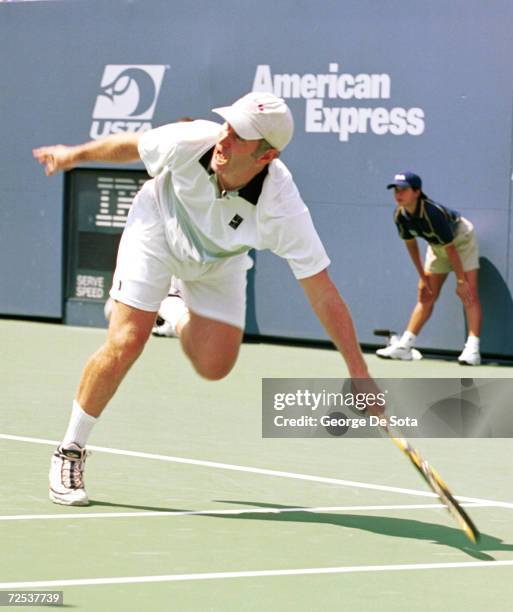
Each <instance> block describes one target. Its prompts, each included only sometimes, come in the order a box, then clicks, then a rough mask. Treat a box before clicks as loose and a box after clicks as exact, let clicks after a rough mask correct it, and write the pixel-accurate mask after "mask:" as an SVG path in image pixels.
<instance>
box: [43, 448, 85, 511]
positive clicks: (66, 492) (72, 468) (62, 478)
mask: <svg viewBox="0 0 513 612" xmlns="http://www.w3.org/2000/svg"><path fill="white" fill-rule="evenodd" d="M86 455H87V452H86V449H85V448H82V447H81V446H79V445H78V444H74V443H72V444H70V445H69V446H68V447H67V448H62V446H59V447H57V450H56V451H55V453H54V454H53V456H52V462H51V464H50V475H49V476H50V499H51V501H53V502H54V503H55V504H64V505H65V506H87V505H89V497H88V496H87V493H86V490H85V488H84V467H85V460H86Z"/></svg>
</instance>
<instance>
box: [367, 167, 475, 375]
mask: <svg viewBox="0 0 513 612" xmlns="http://www.w3.org/2000/svg"><path fill="white" fill-rule="evenodd" d="M387 189H393V190H394V195H395V201H396V203H397V208H396V211H395V214H394V221H395V224H396V226H397V229H398V231H399V235H400V237H401V238H402V239H403V240H404V241H405V244H406V248H407V250H408V253H409V255H410V257H411V260H412V262H413V265H414V266H415V268H416V269H417V272H418V274H419V284H418V301H417V304H416V306H415V308H414V309H413V312H412V314H411V316H410V320H409V322H408V326H407V328H406V330H405V332H404V333H403V335H402V336H401V337H400V338H399V339H398V340H397V341H396V342H393V343H392V344H390V345H389V346H387V347H385V348H381V349H378V350H377V351H376V354H377V355H378V356H379V357H382V358H385V359H403V360H406V361H411V360H412V359H413V358H414V354H413V346H414V344H415V340H416V339H417V336H418V334H419V332H420V331H421V329H422V328H423V327H424V324H425V323H426V322H427V320H428V319H429V317H430V316H431V313H432V312H433V307H434V305H435V302H436V300H437V298H438V296H439V295H440V290H441V288H442V285H443V284H444V282H445V279H446V278H447V275H448V274H449V272H451V271H453V272H454V274H455V275H456V293H457V295H458V297H459V298H460V299H461V301H462V302H463V307H464V309H465V315H466V319H467V327H468V338H467V341H466V343H465V346H464V348H463V351H462V353H461V355H460V356H459V357H458V361H459V363H461V364H465V365H479V364H480V363H481V355H480V352H479V333H480V326H481V304H480V302H479V293H478V269H479V248H478V243H477V238H476V232H475V230H474V227H473V225H472V223H471V222H470V221H469V220H468V219H465V217H463V216H462V215H460V213H458V212H457V211H455V210H451V209H449V208H447V207H445V206H442V205H441V204H437V203H436V202H433V200H431V199H430V198H428V197H427V195H426V194H425V193H424V192H423V191H422V180H421V178H420V176H418V175H417V174H414V173H413V172H401V173H399V174H396V175H395V177H394V180H393V182H392V183H390V185H388V186H387ZM417 237H418V238H424V239H425V240H427V242H428V248H427V252H426V258H425V262H424V265H422V262H421V259H420V254H419V247H418V244H417Z"/></svg>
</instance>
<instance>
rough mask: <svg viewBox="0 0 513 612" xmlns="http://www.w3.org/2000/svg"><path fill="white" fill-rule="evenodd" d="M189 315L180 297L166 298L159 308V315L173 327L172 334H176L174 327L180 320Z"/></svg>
mask: <svg viewBox="0 0 513 612" xmlns="http://www.w3.org/2000/svg"><path fill="white" fill-rule="evenodd" d="M188 313H189V309H188V308H187V306H186V305H185V302H184V301H183V300H182V298H181V297H178V296H174V295H173V296H171V297H167V298H166V299H165V300H164V301H163V302H162V304H161V305H160V308H159V315H160V316H161V317H162V318H163V319H164V321H167V322H168V323H169V324H171V325H172V327H173V332H174V333H175V334H176V326H177V325H178V323H179V322H180V321H181V319H182V318H183V317H184V316H185V315H186V314H188Z"/></svg>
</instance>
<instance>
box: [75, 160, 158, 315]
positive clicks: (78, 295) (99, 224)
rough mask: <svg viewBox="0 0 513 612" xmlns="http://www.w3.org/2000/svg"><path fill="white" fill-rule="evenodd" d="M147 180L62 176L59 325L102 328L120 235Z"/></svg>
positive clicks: (128, 175)
mask: <svg viewBox="0 0 513 612" xmlns="http://www.w3.org/2000/svg"><path fill="white" fill-rule="evenodd" d="M149 178H150V177H149V176H148V174H147V173H146V172H145V171H143V170H109V169H106V170H103V169H88V168H77V169H74V170H71V171H69V172H67V173H66V175H65V191H64V193H65V207H64V208H65V211H66V212H65V224H64V227H65V231H66V236H65V245H66V248H65V264H64V268H65V269H64V278H65V290H64V300H65V304H64V322H65V323H66V324H68V325H82V326H92V327H106V325H107V323H106V321H105V317H104V314H103V307H104V304H105V301H106V300H107V298H108V297H109V290H110V287H111V284H112V276H113V273H114V268H115V264H116V255H117V250H118V245H119V241H120V238H121V233H122V232H123V228H124V227H125V223H126V219H127V216H128V211H129V210H130V206H131V203H132V200H133V198H134V196H135V194H136V193H137V192H138V191H139V189H140V188H141V186H142V185H143V183H144V182H145V181H147V180H148V179H149Z"/></svg>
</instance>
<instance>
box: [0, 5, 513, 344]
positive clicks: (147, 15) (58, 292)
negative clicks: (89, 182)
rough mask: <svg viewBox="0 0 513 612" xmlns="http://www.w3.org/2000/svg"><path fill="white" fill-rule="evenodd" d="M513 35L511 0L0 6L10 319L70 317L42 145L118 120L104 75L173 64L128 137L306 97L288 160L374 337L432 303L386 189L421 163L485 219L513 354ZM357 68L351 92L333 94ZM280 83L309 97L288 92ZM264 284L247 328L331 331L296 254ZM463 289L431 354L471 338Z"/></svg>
mask: <svg viewBox="0 0 513 612" xmlns="http://www.w3.org/2000/svg"><path fill="white" fill-rule="evenodd" d="M512 26H513V5H512V4H511V2H509V1H507V0H496V1H494V2H493V3H483V2H481V1H480V0H452V1H451V2H450V3H447V2H445V1H442V0H433V1H431V2H429V3H426V2H425V1H424V0H389V1H388V2H383V3H380V2H376V1H375V0H354V1H353V0H351V1H345V2H340V1H335V0H333V1H331V0H320V1H319V2H315V3H314V2H307V1H303V0H280V1H279V2H277V3H276V2H272V1H271V0H264V2H260V3H254V2H250V1H243V2H240V1H235V0H219V1H218V2H216V3H210V2H207V1H206V0H199V1H198V2H195V3H188V2H183V3H177V2H169V1H167V0H131V1H129V0H111V1H110V2H103V1H102V0H98V1H94V0H92V1H91V0H90V1H88V2H38V3H20V4H15V3H8V4H0V52H1V53H2V57H4V58H7V57H8V58H9V61H8V62H6V61H4V62H2V64H1V65H0V75H1V83H2V93H1V95H0V109H1V117H2V137H3V143H2V144H3V146H2V147H1V148H0V168H1V170H0V179H1V190H0V278H1V279H2V280H1V284H0V314H6V315H26V316H42V317H61V316H62V308H63V305H62V302H63V296H62V267H63V261H62V259H63V244H62V234H63V226H62V225H63V203H64V202H63V200H64V197H63V179H62V177H61V176H59V177H54V178H51V179H47V178H46V177H44V175H43V173H42V171H41V168H40V167H39V166H38V165H37V164H36V163H35V162H34V161H33V160H32V158H31V149H32V148H33V147H34V146H38V145H42V144H53V143H56V142H62V143H70V144H71V143H76V142H82V141H84V140H86V139H88V138H89V137H90V134H91V133H92V132H93V133H95V131H96V133H99V132H100V131H101V130H103V129H104V128H105V125H106V123H105V121H107V120H106V119H99V118H98V115H99V114H101V113H100V112H99V110H98V107H97V106H96V103H97V98H98V95H99V94H100V92H101V86H102V84H103V85H105V84H106V81H104V80H102V79H104V77H105V79H106V80H108V78H109V75H110V77H112V75H114V74H116V71H117V74H119V73H120V72H121V71H122V69H121V68H117V67H118V66H126V67H130V66H141V65H142V66H158V67H160V68H158V69H157V68H152V69H151V70H153V73H152V74H153V83H156V84H157V85H160V89H159V90H158V92H157V90H155V91H153V92H152V91H151V84H150V85H148V87H147V88H146V89H145V93H146V95H148V96H149V97H150V98H151V97H152V96H153V102H155V106H154V107H152V106H151V105H150V106H151V108H145V109H142V110H143V111H147V112H143V113H142V115H144V116H143V117H135V118H133V117H132V118H127V117H126V116H124V115H127V113H128V110H127V109H128V106H126V107H124V110H123V109H121V107H120V106H119V105H118V107H117V110H113V111H112V114H113V115H116V113H117V116H113V117H112V118H111V119H110V121H111V122H112V121H118V122H121V123H118V124H117V125H118V128H123V127H126V126H127V121H137V122H138V124H144V123H151V124H152V125H154V126H156V125H159V124H162V123H166V122H168V121H171V120H174V119H177V118H179V117H181V116H185V115H187V116H195V117H209V118H214V116H213V115H211V114H210V109H211V108H213V107H215V106H219V105H224V104H227V103H230V102H231V101H232V100H234V99H235V98H237V97H239V96H240V95H242V94H243V93H245V92H246V91H248V90H250V89H252V88H253V87H254V86H262V85H263V84H264V85H265V84H266V83H267V84H269V82H270V80H269V77H271V80H272V84H273V86H275V87H276V88H277V90H276V92H277V93H281V94H282V95H285V96H287V97H288V96H289V95H290V96H293V95H296V94H297V95H298V96H299V97H290V99H289V103H290V106H291V108H292V111H293V113H294V116H295V118H296V125H297V130H296V136H295V139H294V141H293V143H292V145H291V146H290V147H289V148H288V149H287V151H286V153H285V154H284V156H283V157H284V160H285V162H286V163H287V164H288V165H289V167H290V168H291V169H292V170H293V172H294V174H295V178H296V181H297V183H298V185H299V187H300V189H301V191H302V193H303V196H304V198H305V200H306V202H307V204H308V205H309V207H310V209H311V211H312V215H313V217H314V220H315V222H316V225H317V227H318V230H319V233H320V234H321V236H322V238H323V239H324V241H325V243H326V245H327V247H328V250H329V253H330V255H331V258H332V261H333V264H332V275H333V277H334V279H335V281H336V282H337V284H338V286H339V288H340V289H341V292H342V294H343V295H344V297H345V298H346V300H347V301H348V303H349V305H350V307H351V309H352V312H353V314H354V317H355V321H356V325H357V328H358V332H359V336H360V338H361V340H362V341H364V342H374V341H375V338H374V336H373V335H372V330H373V328H374V327H393V328H395V329H398V330H402V329H403V328H404V325H405V322H406V320H407V317H408V315H409V312H410V309H411V307H412V306H413V304H414V302H415V295H416V290H415V285H416V276H415V271H414V269H413V266H412V265H411V263H410V262H409V260H408V256H407V254H406V251H405V248H404V246H403V245H402V244H401V242H400V240H399V239H398V238H397V235H396V231H395V228H394V225H393V223H392V211H393V208H394V204H393V201H392V199H391V197H390V193H389V192H387V191H386V189H385V185H386V183H387V182H388V181H389V179H390V177H391V176H392V175H393V174H394V173H395V172H396V171H397V170H399V169H404V168H409V169H413V170H415V171H417V172H418V173H420V174H421V175H422V177H423V179H424V183H425V191H426V192H427V193H428V194H429V195H430V196H431V197H433V198H434V199H436V200H439V201H441V202H442V203H445V204H447V205H449V206H451V207H454V208H457V209H458V210H460V211H462V212H463V213H464V214H465V216H467V217H469V218H470V219H471V220H472V221H473V222H474V224H475V225H476V227H477V229H478V233H479V237H480V242H481V254H482V256H483V257H484V258H486V261H485V262H484V263H485V265H484V267H483V275H482V284H483V288H485V289H486V291H485V294H484V295H483V301H484V303H485V305H486V306H487V310H486V313H485V325H484V330H483V350H484V351H487V352H492V353H500V354H513V328H512V326H513V317H511V316H510V315H511V311H512V308H511V290H512V288H513V278H512V270H511V265H510V259H511V257H510V245H511V241H512V230H511V174H512V168H511V165H512V163H511V150H512V125H511V124H512V121H511V119H512V99H513V95H512V86H513V70H512V58H513V37H512V36H511V31H512ZM15 50H16V51H15ZM106 66H112V68H110V69H107V72H105V70H106ZM259 66H260V67H261V68H260V69H258V67H259ZM265 66H267V67H268V69H266V68H262V67H265ZM108 70H110V71H111V72H110V73H109V72H108ZM148 70H150V69H148ZM151 70H150V72H151ZM143 71H144V69H143ZM343 74H346V75H349V76H346V77H341V78H339V79H338V82H339V83H340V88H339V90H338V91H335V92H333V91H332V92H330V88H329V86H328V85H326V86H325V87H323V86H322V85H321V86H319V83H322V82H323V81H324V82H325V83H328V82H329V79H330V78H331V79H332V78H333V76H336V77H340V75H343ZM257 75H258V78H257V79H256V82H255V77H256V76H257ZM277 75H278V76H277ZM279 75H285V76H282V77H280V76H279ZM287 75H289V76H287ZM290 75H297V76H290ZM305 75H314V76H310V77H308V76H305ZM315 75H317V76H315ZM319 75H320V76H319ZM325 75H328V76H325ZM357 75H369V76H357ZM373 75H378V76H373ZM280 78H281V81H282V82H283V81H285V84H287V83H290V82H297V83H300V89H301V90H300V91H299V92H296V91H295V90H294V87H291V88H290V91H288V90H287V88H285V90H283V89H282V88H281V87H280V85H279V83H278V84H277V83H276V81H277V80H279V79H280ZM367 81H368V82H367ZM352 82H353V85H352V84H351V83H352ZM355 82H356V86H355V85H354V83H355ZM371 84H372V85H374V88H373V87H371V86H370V85H371ZM314 85H317V86H319V87H318V91H314V90H315V87H314ZM366 85H369V87H366ZM157 93H158V95H154V94H157ZM330 93H331V94H332V95H333V97H330ZM134 95H135V94H134ZM103 101H104V102H105V98H103ZM127 104H128V102H127ZM146 107H148V105H146ZM113 108H115V107H113ZM380 108H381V109H384V110H381V111H380V110H377V109H380ZM120 109H121V110H120ZM307 109H309V110H307ZM323 109H324V110H323ZM337 109H342V110H337ZM348 109H351V110H348ZM366 109H370V110H366ZM393 109H396V110H393ZM397 109H398V110H397ZM132 110H133V108H132ZM140 110H141V109H140ZM104 111H105V109H104ZM95 112H96V115H97V117H96V118H93V113H95ZM105 114H108V112H107V111H105V112H104V113H103V115H104V116H105ZM371 114H372V116H373V119H372V120H370V119H366V117H368V116H370V115H371ZM150 115H153V116H151V117H150ZM348 115H349V117H352V118H353V122H354V121H355V119H354V118H355V117H357V120H358V122H359V123H358V124H357V125H358V126H359V128H360V131H359V132H358V133H349V134H345V131H344V130H342V139H341V138H340V136H339V134H338V133H337V132H335V131H332V130H333V129H336V124H337V121H339V120H340V117H341V116H348ZM390 116H392V119H391V120H390ZM407 116H408V117H409V120H408V121H407V120H406V117H407ZM95 121H97V122H99V123H94V122H95ZM391 123H392V127H390V124H391ZM351 125H356V124H354V123H353V124H351ZM394 126H395V127H394ZM307 129H308V130H310V131H307ZM312 129H314V130H323V129H325V130H327V131H311V130H312ZM254 286H255V291H254V300H255V303H254V319H253V318H252V323H251V329H250V330H249V331H258V332H259V333H261V334H263V335H277V336H284V337H299V338H314V339H317V338H324V337H325V336H324V333H323V331H322V330H321V329H320V326H319V324H318V323H317V321H316V320H315V318H314V316H313V315H312V314H311V312H310V310H309V307H308V306H307V304H306V301H305V300H304V298H303V297H302V296H301V292H300V289H299V288H298V287H297V284H296V283H295V281H294V279H293V278H292V276H291V274H290V272H289V270H288V266H287V265H286V263H285V262H280V261H279V260H278V259H277V258H276V257H274V256H271V255H269V254H268V253H259V254H257V256H256V271H255V276H254ZM283 288H285V291H283ZM453 293H454V283H453V281H452V279H450V280H449V281H448V283H447V287H446V288H445V291H444V294H443V296H442V298H441V300H440V303H439V306H438V308H437V311H436V312H435V315H434V316H433V319H432V321H431V322H430V323H429V324H428V327H427V328H426V330H425V331H424V332H423V334H422V337H421V342H420V344H421V345H422V346H425V347H432V348H435V347H436V348H442V349H452V350H456V349H458V348H459V347H460V345H461V343H462V341H463V338H464V333H465V328H464V322H463V316H462V308H461V305H460V303H459V301H458V300H457V299H456V298H455V297H454V295H453ZM291 304H293V308H292V307H291V306H290V305H291Z"/></svg>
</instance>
